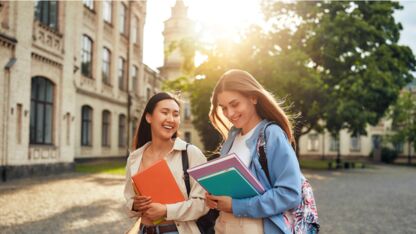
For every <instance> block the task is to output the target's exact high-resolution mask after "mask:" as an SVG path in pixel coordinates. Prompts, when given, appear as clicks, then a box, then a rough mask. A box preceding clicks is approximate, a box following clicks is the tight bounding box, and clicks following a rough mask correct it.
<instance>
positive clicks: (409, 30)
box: [143, 0, 416, 69]
mask: <svg viewBox="0 0 416 234" xmlns="http://www.w3.org/2000/svg"><path fill="white" fill-rule="evenodd" d="M175 2H176V0H148V1H147V15H146V21H145V28H144V42H143V44H144V45H143V46H144V52H143V53H144V54H143V56H144V58H143V60H144V63H145V64H146V65H148V66H149V67H151V68H152V69H157V68H158V67H160V66H162V65H163V36H162V31H163V26H164V25H163V22H164V21H165V20H167V19H168V18H169V17H170V14H171V7H172V6H174V5H175ZM184 2H185V5H187V6H188V16H189V18H191V19H192V20H194V21H196V22H197V30H198V28H202V27H204V28H208V29H210V28H216V29H218V28H220V29H221V30H220V31H219V32H218V31H216V32H215V35H216V36H227V35H232V34H233V33H235V32H236V31H237V30H238V29H239V28H241V27H244V26H246V25H248V24H249V23H250V22H253V21H255V22H259V21H261V15H260V9H259V7H258V6H257V4H256V3H257V2H258V0H184ZM400 3H401V5H402V6H404V9H403V10H401V11H396V12H395V14H394V15H395V17H396V20H397V21H399V22H400V23H401V24H402V26H403V30H402V31H401V37H400V41H399V44H402V45H407V46H409V47H410V48H411V49H412V50H413V53H414V54H415V56H416V0H413V1H400ZM218 5H221V7H218ZM235 6H239V7H238V10H236V9H235ZM213 34H214V33H213V32H212V31H209V30H208V31H207V32H206V33H205V34H204V35H203V36H204V37H205V39H206V40H210V35H213Z"/></svg>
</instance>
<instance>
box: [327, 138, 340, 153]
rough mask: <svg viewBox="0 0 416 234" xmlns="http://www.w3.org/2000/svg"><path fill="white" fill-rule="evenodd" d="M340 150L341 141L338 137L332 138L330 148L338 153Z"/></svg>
mask: <svg viewBox="0 0 416 234" xmlns="http://www.w3.org/2000/svg"><path fill="white" fill-rule="evenodd" d="M338 149H339V139H338V137H334V136H331V142H330V146H329V150H330V151H338Z"/></svg>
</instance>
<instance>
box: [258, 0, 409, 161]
mask: <svg viewBox="0 0 416 234" xmlns="http://www.w3.org/2000/svg"><path fill="white" fill-rule="evenodd" d="M401 8H402V7H401V6H400V4H399V3H398V2H367V1H362V2H329V1H328V2H297V3H295V4H284V3H273V4H265V9H266V12H267V15H268V16H269V17H271V18H273V17H274V18H277V17H279V15H280V14H282V13H286V14H293V15H296V16H297V17H298V19H299V21H300V23H299V25H298V27H297V29H296V33H295V34H294V37H295V38H296V39H295V41H296V42H297V43H300V44H298V45H299V46H300V47H301V48H303V51H304V52H305V53H306V54H307V55H308V56H309V58H310V59H311V60H312V64H313V65H314V67H315V68H316V69H319V70H321V71H322V72H320V73H319V74H320V80H321V82H322V84H323V87H322V88H323V90H324V92H325V93H326V95H325V97H326V98H327V100H326V101H325V102H324V103H323V105H321V106H320V109H321V110H322V111H323V112H324V115H323V120H324V122H325V127H326V128H327V129H328V130H329V131H330V132H331V134H332V135H334V136H336V135H337V134H338V133H339V131H340V130H341V129H344V128H345V129H348V130H349V131H350V132H351V133H352V134H353V135H356V134H366V130H365V129H366V125H367V124H371V125H375V124H377V123H378V122H379V120H380V119H381V117H382V116H383V115H384V114H385V112H386V110H387V108H388V107H389V106H390V104H392V103H394V102H395V100H396V99H397V97H398V95H399V92H400V90H401V89H402V88H403V87H404V86H405V85H406V84H407V83H408V82H410V81H411V80H412V78H413V77H412V74H411V71H415V66H416V61H415V58H414V55H413V53H412V51H411V49H410V48H409V47H407V46H401V45H398V40H399V37H400V30H401V29H402V26H401V25H400V23H397V22H396V21H395V19H394V16H393V13H394V11H395V10H399V9H401ZM339 157H340V153H339V152H338V158H339Z"/></svg>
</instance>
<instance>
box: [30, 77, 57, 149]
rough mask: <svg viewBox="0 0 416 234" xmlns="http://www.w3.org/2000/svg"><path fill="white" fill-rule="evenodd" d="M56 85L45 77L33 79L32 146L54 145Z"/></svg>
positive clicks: (31, 107)
mask: <svg viewBox="0 0 416 234" xmlns="http://www.w3.org/2000/svg"><path fill="white" fill-rule="evenodd" d="M53 91H54V85H53V83H52V82H51V81H49V80H48V79H46V78H44V77H39V76H38V77H34V78H33V79H32V87H31V99H30V144H52V143H53V122H54V121H53V99H54V93H53Z"/></svg>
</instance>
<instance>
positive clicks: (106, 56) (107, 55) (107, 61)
mask: <svg viewBox="0 0 416 234" xmlns="http://www.w3.org/2000/svg"><path fill="white" fill-rule="evenodd" d="M110 68H111V52H110V50H109V49H107V48H105V47H104V48H103V64H102V66H101V71H102V78H103V82H104V83H106V84H110Z"/></svg>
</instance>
